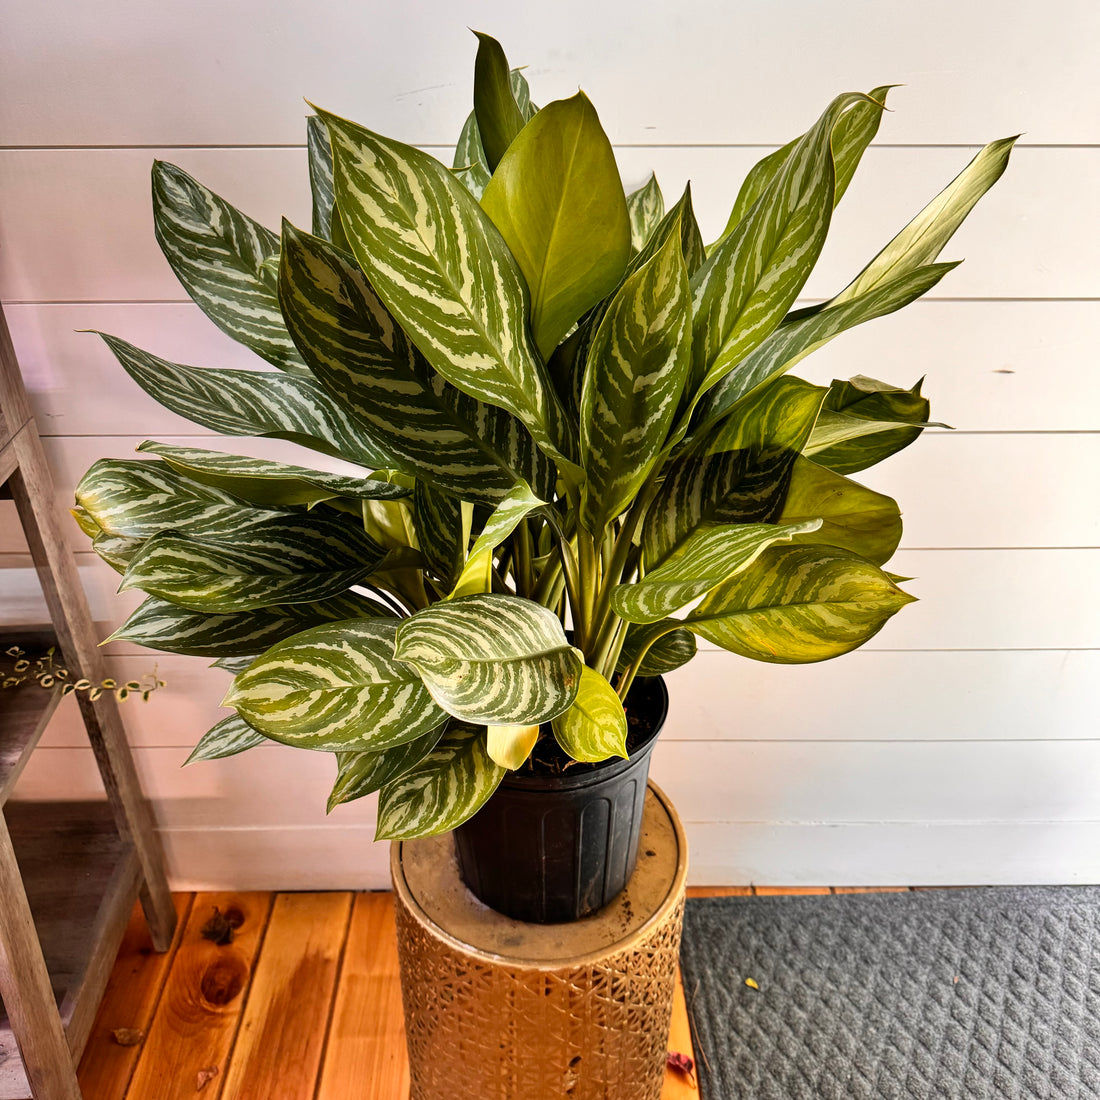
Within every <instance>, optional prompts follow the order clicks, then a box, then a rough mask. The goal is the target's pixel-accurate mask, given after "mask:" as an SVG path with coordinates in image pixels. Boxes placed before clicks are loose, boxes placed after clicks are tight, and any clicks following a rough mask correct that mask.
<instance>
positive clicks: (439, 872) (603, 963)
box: [390, 783, 687, 1100]
mask: <svg viewBox="0 0 1100 1100" xmlns="http://www.w3.org/2000/svg"><path fill="white" fill-rule="evenodd" d="M390 867H391V871H392V873H393V883H394V891H395V896H396V911H397V946H398V954H399V957H400V962H401V992H402V997H403V1000H404V1006H405V1035H406V1040H407V1043H408V1050H409V1065H410V1073H411V1079H412V1090H411V1094H410V1095H411V1100H475V1098H476V1100H561V1098H562V1097H569V1098H570V1100H596V1098H599V1100H659V1097H660V1095H661V1088H662V1084H663V1081H664V1070H665V1057H666V1053H667V1048H668V1030H669V1022H670V1019H671V1013H672V995H673V990H674V988H675V981H676V967H677V962H678V956H679V950H680V930H681V926H682V922H683V912H684V883H685V878H686V875H687V843H686V841H685V838H684V832H683V827H682V826H681V824H680V819H679V818H678V817H677V815H676V811H675V810H674V809H673V807H672V805H671V803H670V802H669V801H668V799H667V798H666V797H665V795H664V794H663V793H662V792H661V791H660V790H659V789H658V788H657V787H656V786H655V785H654V784H652V783H651V784H650V785H649V790H648V791H647V794H646V807H645V817H644V819H643V826H642V839H641V847H640V850H639V854H638V868H637V870H636V871H635V872H634V876H633V877H632V878H631V880H630V883H629V885H628V886H627V888H626V890H624V891H623V893H622V894H620V895H619V897H618V898H617V899H616V900H615V901H614V902H613V903H612V904H611V905H609V906H607V907H606V908H604V909H602V910H601V911H600V912H598V913H596V914H594V915H593V916H591V917H588V918H586V919H585V920H581V921H576V922H573V923H571V924H553V925H538V924H525V923H523V922H521V921H514V920H511V919H509V918H508V917H505V916H502V915H501V914H499V913H496V912H494V911H493V910H491V909H489V908H487V907H486V906H485V905H482V904H481V902H479V901H478V900H477V899H476V898H475V897H474V896H473V895H472V894H471V893H470V892H469V891H468V890H467V889H466V887H465V886H464V885H463V884H462V881H461V879H460V878H459V874H458V866H457V863H456V860H455V856H454V845H453V841H452V839H451V837H450V836H449V835H445V836H442V837H432V838H430V839H427V840H415V841H406V842H404V843H401V844H394V845H393V846H392V849H391V854H390Z"/></svg>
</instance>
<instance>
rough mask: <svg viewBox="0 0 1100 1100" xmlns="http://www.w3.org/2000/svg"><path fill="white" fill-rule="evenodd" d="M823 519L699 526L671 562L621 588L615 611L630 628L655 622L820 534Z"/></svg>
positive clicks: (613, 599) (615, 597)
mask: <svg viewBox="0 0 1100 1100" xmlns="http://www.w3.org/2000/svg"><path fill="white" fill-rule="evenodd" d="M820 526H821V520H819V519H815V520H808V521H806V522H803V523H789V524H782V525H777V524H774V523H729V524H721V525H718V526H714V527H700V528H699V529H698V530H697V531H695V532H693V533H692V534H691V535H689V536H688V538H687V539H685V540H684V542H682V543H681V544H680V545H679V546H678V547H677V548H676V549H675V550H674V551H673V552H672V554H671V555H669V557H668V559H667V560H666V561H665V562H664V563H663V564H662V565H660V566H659V567H658V568H656V569H654V570H653V571H652V572H651V573H647V574H646V575H645V577H644V578H643V579H642V580H640V581H637V582H636V583H634V584H620V585H616V587H615V588H614V590H613V591H612V593H611V606H612V607H613V608H614V609H615V611H616V613H617V614H618V615H619V616H620V617H621V618H623V619H625V620H626V621H627V622H630V623H655V622H657V621H658V620H659V619H664V618H666V617H667V616H669V615H671V614H672V613H673V612H675V611H679V610H681V608H684V607H686V606H687V605H688V604H689V603H691V601H692V600H696V599H698V598H699V597H700V596H702V595H703V594H704V593H705V592H709V591H710V590H711V589H712V588H714V587H716V586H717V585H719V584H721V583H722V582H723V581H724V580H726V578H728V577H731V576H733V575H734V574H736V573H739V572H741V571H742V570H743V569H747V568H748V567H749V566H750V565H752V563H753V562H754V561H756V559H757V558H758V557H759V556H760V555H761V554H762V553H763V552H764V551H765V550H766V549H767V548H768V547H769V546H772V545H774V544H775V543H777V542H789V541H790V540H791V539H792V538H794V536H795V535H803V534H806V533H808V532H810V531H816V530H817V528H819V527H820Z"/></svg>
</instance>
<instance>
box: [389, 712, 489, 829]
mask: <svg viewBox="0 0 1100 1100" xmlns="http://www.w3.org/2000/svg"><path fill="white" fill-rule="evenodd" d="M503 778H504V769H503V768H502V767H500V766H499V765H498V764H494V763H493V761H492V759H491V757H490V756H489V753H488V752H487V751H486V747H485V730H484V729H483V728H482V727H480V726H471V725H467V724H466V723H465V722H452V723H451V724H450V725H449V726H448V727H447V732H446V733H445V734H444V735H443V739H442V740H441V741H440V742H439V744H438V745H436V747H435V748H434V749H432V751H431V752H430V753H428V755H427V756H426V757H424V759H423V760H421V761H420V763H419V764H418V765H417V766H416V767H415V768H413V769H412V770H411V771H408V772H406V773H405V774H404V775H403V776H401V777H400V778H398V779H395V780H393V781H392V782H390V783H387V784H386V785H385V786H384V787H383V788H382V790H381V792H380V793H379V795H378V824H377V826H376V827H375V831H374V836H375V839H376V840H412V839H414V838H415V837H424V836H435V835H436V834H437V833H446V832H449V831H450V830H451V829H454V828H457V827H458V826H459V825H461V824H462V823H463V822H464V821H467V820H469V819H470V818H471V817H473V816H474V814H476V813H477V811H478V810H480V809H481V807H482V806H484V805H485V803H486V802H488V801H489V796H490V795H491V794H492V793H493V791H495V790H496V789H497V786H498V785H499V784H500V781H501V780H502V779H503Z"/></svg>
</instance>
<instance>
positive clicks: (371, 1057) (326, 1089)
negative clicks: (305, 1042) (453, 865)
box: [317, 893, 409, 1100]
mask: <svg viewBox="0 0 1100 1100" xmlns="http://www.w3.org/2000/svg"><path fill="white" fill-rule="evenodd" d="M368 1082H369V1084H367V1083H368ZM364 1085H367V1087H368V1088H369V1092H367V1093H366V1094H365V1095H364V1094H363V1092H362V1090H363V1088H364ZM408 1092H409V1063H408V1058H407V1057H406V1054H405V1028H404V1024H403V1022H402V1010H401V979H400V976H399V974H398V969H397V932H396V929H395V926H394V914H393V895H392V894H389V893H375V894H358V895H357V896H356V898H355V907H354V909H353V911H352V915H351V925H350V927H349V929H348V936H347V943H346V945H345V948H344V964H343V967H342V968H341V971H340V984H339V988H338V989H337V993H336V1006H335V1009H334V1011H333V1015H332V1025H331V1027H330V1028H329V1036H328V1045H327V1047H326V1050H325V1059H324V1068H323V1069H322V1072H321V1083H320V1087H319V1088H318V1090H317V1100H346V1098H347V1097H352V1096H355V1097H359V1096H363V1100H404V1098H405V1097H406V1096H408Z"/></svg>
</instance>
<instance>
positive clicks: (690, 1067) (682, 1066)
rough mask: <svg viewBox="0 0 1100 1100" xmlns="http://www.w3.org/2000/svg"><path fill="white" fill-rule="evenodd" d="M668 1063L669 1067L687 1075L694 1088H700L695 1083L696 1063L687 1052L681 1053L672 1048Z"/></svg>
mask: <svg viewBox="0 0 1100 1100" xmlns="http://www.w3.org/2000/svg"><path fill="white" fill-rule="evenodd" d="M666 1065H667V1066H668V1068H669V1069H671V1070H673V1071H674V1072H676V1073H679V1074H681V1075H682V1076H684V1077H686V1078H687V1079H688V1080H689V1081H690V1082H691V1087H692V1088H698V1085H696V1084H695V1063H694V1062H693V1061H692V1060H691V1058H690V1057H688V1055H686V1054H681V1053H680V1052H679V1051H675V1050H670V1051H669V1052H668V1057H667V1059H666Z"/></svg>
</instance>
